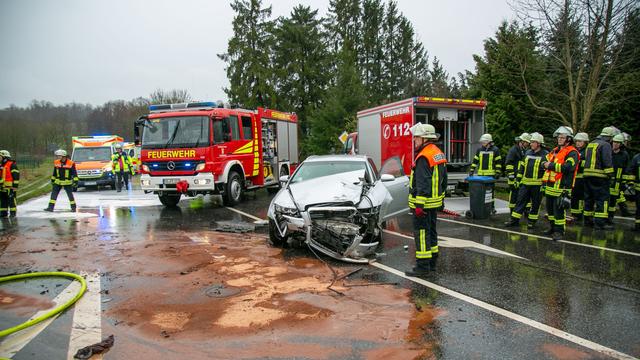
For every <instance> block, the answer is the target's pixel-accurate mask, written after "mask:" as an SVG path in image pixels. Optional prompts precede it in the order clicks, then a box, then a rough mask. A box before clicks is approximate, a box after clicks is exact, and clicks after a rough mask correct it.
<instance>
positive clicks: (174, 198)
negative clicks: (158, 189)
mask: <svg viewBox="0 0 640 360" xmlns="http://www.w3.org/2000/svg"><path fill="white" fill-rule="evenodd" d="M180 196H181V195H180V194H158V199H160V202H161V203H162V205H164V206H166V207H176V206H177V205H178V202H180Z"/></svg>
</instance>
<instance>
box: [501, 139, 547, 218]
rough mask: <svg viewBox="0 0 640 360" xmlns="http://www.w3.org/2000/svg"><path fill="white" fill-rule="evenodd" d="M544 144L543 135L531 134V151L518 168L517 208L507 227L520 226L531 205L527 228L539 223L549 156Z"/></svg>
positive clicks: (512, 213)
mask: <svg viewBox="0 0 640 360" xmlns="http://www.w3.org/2000/svg"><path fill="white" fill-rule="evenodd" d="M543 143H544V137H543V136H542V134H539V133H537V132H534V133H532V134H531V136H530V141H529V144H530V145H529V146H530V149H529V150H528V151H527V152H526V154H525V156H524V160H523V162H522V164H521V165H520V167H519V168H518V175H517V178H516V181H517V183H518V184H519V188H518V194H517V201H516V207H515V208H514V209H513V211H512V212H511V220H510V221H507V222H506V223H505V225H506V226H510V227H511V226H518V225H519V223H520V219H521V218H522V216H523V215H524V213H525V211H526V209H527V207H528V204H529V203H531V206H530V210H529V214H528V215H527V219H528V221H527V228H529V229H532V228H533V227H534V225H535V224H536V222H537V221H538V212H539V211H540V203H541V202H542V190H541V188H542V177H543V176H544V173H545V170H544V168H543V167H542V163H543V162H544V161H545V160H546V156H547V150H545V149H544V148H542V144H543Z"/></svg>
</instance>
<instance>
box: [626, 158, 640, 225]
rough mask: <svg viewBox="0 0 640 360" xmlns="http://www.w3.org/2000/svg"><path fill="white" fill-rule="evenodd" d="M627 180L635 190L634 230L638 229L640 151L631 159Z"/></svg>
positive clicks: (639, 222) (639, 219)
mask: <svg viewBox="0 0 640 360" xmlns="http://www.w3.org/2000/svg"><path fill="white" fill-rule="evenodd" d="M627 181H628V183H629V184H630V185H631V186H633V188H634V189H635V191H636V221H635V230H636V231H640V153H638V154H636V156H634V157H633V159H631V163H630V164H629V168H628V169H627Z"/></svg>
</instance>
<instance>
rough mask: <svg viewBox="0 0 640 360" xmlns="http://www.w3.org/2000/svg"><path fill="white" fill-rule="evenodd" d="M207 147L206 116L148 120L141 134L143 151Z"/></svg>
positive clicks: (207, 126)
mask: <svg viewBox="0 0 640 360" xmlns="http://www.w3.org/2000/svg"><path fill="white" fill-rule="evenodd" d="M201 146H202V147H204V146H209V118H208V117H207V116H174V117H166V118H156V119H149V120H148V121H147V124H146V125H145V128H144V131H143V133H142V148H143V149H158V148H194V147H201Z"/></svg>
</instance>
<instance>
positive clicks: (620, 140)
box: [612, 134, 624, 143]
mask: <svg viewBox="0 0 640 360" xmlns="http://www.w3.org/2000/svg"><path fill="white" fill-rule="evenodd" d="M612 141H613V142H617V143H623V142H624V135H622V134H618V135H616V136H614V137H613V140H612Z"/></svg>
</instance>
